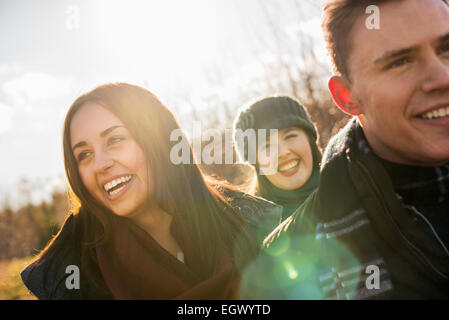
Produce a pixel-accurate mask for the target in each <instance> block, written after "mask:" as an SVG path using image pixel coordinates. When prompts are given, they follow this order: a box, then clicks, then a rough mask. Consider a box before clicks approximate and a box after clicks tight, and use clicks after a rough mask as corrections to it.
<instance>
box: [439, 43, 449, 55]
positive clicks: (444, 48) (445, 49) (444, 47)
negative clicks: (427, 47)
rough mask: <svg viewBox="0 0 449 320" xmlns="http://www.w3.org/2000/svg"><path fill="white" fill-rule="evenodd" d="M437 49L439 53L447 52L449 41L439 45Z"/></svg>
mask: <svg viewBox="0 0 449 320" xmlns="http://www.w3.org/2000/svg"><path fill="white" fill-rule="evenodd" d="M438 51H440V53H445V52H448V51H449V43H446V44H444V45H443V46H441V48H440V49H439V50H438Z"/></svg>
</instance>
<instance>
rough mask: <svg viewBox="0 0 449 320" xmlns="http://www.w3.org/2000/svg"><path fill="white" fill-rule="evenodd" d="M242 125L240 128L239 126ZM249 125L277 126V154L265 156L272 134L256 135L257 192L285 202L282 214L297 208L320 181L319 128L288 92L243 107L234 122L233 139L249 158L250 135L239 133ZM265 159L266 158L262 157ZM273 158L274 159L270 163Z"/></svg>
mask: <svg viewBox="0 0 449 320" xmlns="http://www.w3.org/2000/svg"><path fill="white" fill-rule="evenodd" d="M239 129H240V130H239ZM248 129H253V130H255V131H256V132H258V130H259V129H265V130H266V131H267V133H269V132H270V129H277V135H278V137H277V143H278V150H277V152H275V157H277V158H276V159H274V158H273V157H271V158H270V157H263V156H262V155H265V154H266V153H267V152H268V150H269V148H270V147H272V146H271V145H270V137H269V136H268V135H267V138H266V139H260V136H259V135H256V137H257V138H256V146H257V150H256V163H251V164H252V165H253V166H254V167H255V169H256V172H257V189H256V191H255V193H256V194H257V195H258V196H260V197H262V198H265V199H267V200H270V201H272V202H275V203H277V204H280V205H282V206H283V208H284V210H283V218H284V219H285V218H286V217H288V216H289V215H290V214H291V213H293V211H295V210H296V209H297V208H298V207H299V206H300V205H301V204H302V203H303V202H304V200H305V199H306V198H307V197H308V196H309V195H310V194H311V193H312V192H313V191H314V190H315V189H316V187H317V186H318V182H319V175H320V170H319V163H320V161H321V152H320V150H319V148H318V146H317V143H316V140H317V131H316V129H315V126H314V124H313V122H312V121H311V120H310V118H309V116H308V114H307V112H306V110H305V109H304V107H303V106H301V104H300V103H299V102H298V101H296V100H294V99H292V98H290V97H287V96H274V97H267V98H263V99H262V100H259V101H257V102H255V103H253V104H251V105H250V106H249V107H247V108H245V109H243V110H242V111H241V112H240V114H239V115H238V117H237V118H236V120H235V123H234V142H235V144H236V147H237V152H238V154H239V155H240V157H241V158H242V160H244V161H245V162H248V158H249V156H248V153H249V152H248V151H249V150H250V147H251V146H249V145H248V140H249V139H243V138H242V137H239V136H238V135H239V134H242V133H243V134H244V132H245V131H246V130H248ZM262 159H266V160H263V161H261V160H262ZM276 160H277V167H275V168H274V169H275V170H273V171H274V172H270V173H269V174H265V173H266V171H265V172H264V168H266V167H268V166H270V165H272V162H273V161H276ZM270 162H271V163H270ZM274 163H275V162H274Z"/></svg>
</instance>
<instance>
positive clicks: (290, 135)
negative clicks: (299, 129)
mask: <svg viewBox="0 0 449 320" xmlns="http://www.w3.org/2000/svg"><path fill="white" fill-rule="evenodd" d="M296 136H297V135H296V134H294V133H292V134H289V135H288V136H286V137H285V138H284V140H288V139H290V138H295V137H296Z"/></svg>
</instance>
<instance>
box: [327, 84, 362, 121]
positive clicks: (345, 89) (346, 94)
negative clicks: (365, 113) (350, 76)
mask: <svg viewBox="0 0 449 320" xmlns="http://www.w3.org/2000/svg"><path fill="white" fill-rule="evenodd" d="M328 85H329V91H330V92H331V94H332V98H333V99H334V101H335V103H336V104H337V106H338V107H339V108H340V109H341V110H342V111H343V112H344V113H347V114H349V115H352V116H358V115H359V114H360V113H361V112H360V109H359V107H358V105H357V104H356V103H355V102H354V100H353V99H352V98H351V93H350V89H349V88H350V86H349V83H348V80H346V79H345V78H344V77H342V76H332V77H331V78H330V79H329V84H328Z"/></svg>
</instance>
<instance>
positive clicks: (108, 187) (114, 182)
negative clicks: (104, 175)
mask: <svg viewBox="0 0 449 320" xmlns="http://www.w3.org/2000/svg"><path fill="white" fill-rule="evenodd" d="M131 178H132V176H131V175H129V176H125V177H120V178H117V179H114V180H112V181H110V182H108V183H106V184H105V185H104V186H103V188H104V190H106V191H109V190H111V189H112V188H114V187H115V186H117V185H118V184H120V183H123V182H128V181H129V180H131ZM121 189H122V187H120V188H118V189H117V190H121ZM117 190H114V191H111V194H113V192H115V191H117ZM115 193H116V192H115Z"/></svg>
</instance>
